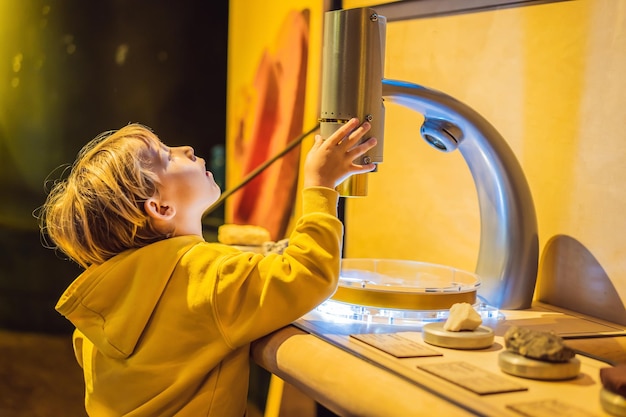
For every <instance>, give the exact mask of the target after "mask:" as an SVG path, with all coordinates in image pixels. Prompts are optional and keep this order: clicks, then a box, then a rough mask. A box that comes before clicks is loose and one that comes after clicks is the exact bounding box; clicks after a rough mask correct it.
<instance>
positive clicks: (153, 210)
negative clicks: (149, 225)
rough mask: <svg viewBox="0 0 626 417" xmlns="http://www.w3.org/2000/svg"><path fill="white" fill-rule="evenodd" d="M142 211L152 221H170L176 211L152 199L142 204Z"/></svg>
mask: <svg viewBox="0 0 626 417" xmlns="http://www.w3.org/2000/svg"><path fill="white" fill-rule="evenodd" d="M144 209H145V210H146V213H148V216H150V217H151V218H153V219H154V220H160V221H167V220H171V219H172V218H173V217H174V215H175V214H176V209H175V208H174V207H173V206H171V205H168V204H165V203H163V202H162V201H159V200H157V199H156V198H154V197H150V198H149V199H147V200H146V202H145V203H144Z"/></svg>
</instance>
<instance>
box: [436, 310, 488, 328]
mask: <svg viewBox="0 0 626 417" xmlns="http://www.w3.org/2000/svg"><path fill="white" fill-rule="evenodd" d="M482 322H483V319H482V318H481V317H480V314H478V313H477V312H476V310H474V307H472V305H471V304H470V303H456V304H453V305H452V307H450V314H449V315H448V319H447V320H446V322H445V323H444V325H443V329H444V330H447V331H449V332H460V331H463V330H474V329H476V328H477V327H478V326H480V325H481V323H482Z"/></svg>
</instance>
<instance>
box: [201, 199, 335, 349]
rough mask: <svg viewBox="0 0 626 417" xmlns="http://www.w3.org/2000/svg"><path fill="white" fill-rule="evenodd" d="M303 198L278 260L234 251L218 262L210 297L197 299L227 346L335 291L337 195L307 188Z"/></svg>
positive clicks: (275, 324) (300, 312) (295, 315)
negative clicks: (206, 307)
mask: <svg viewBox="0 0 626 417" xmlns="http://www.w3.org/2000/svg"><path fill="white" fill-rule="evenodd" d="M303 199H304V201H303V215H302V216H301V217H300V218H299V219H298V221H297V223H296V226H295V228H294V231H293V232H292V234H291V236H290V237H289V245H288V246H287V248H286V249H285V250H284V252H283V254H282V255H278V254H270V255H267V256H263V255H259V254H252V253H246V252H239V253H237V254H232V255H227V256H224V257H222V258H221V259H220V260H219V261H218V263H217V265H216V270H215V273H216V274H217V277H218V278H217V279H218V281H217V285H215V286H214V292H212V293H209V292H208V291H207V292H206V293H204V294H202V295H201V296H200V298H199V299H202V300H203V303H207V304H208V306H209V307H210V308H211V309H212V314H214V315H215V316H216V319H217V320H216V322H217V323H218V325H219V326H220V328H221V329H220V330H221V332H222V334H223V335H224V338H225V339H226V341H227V342H228V343H229V344H230V345H231V346H232V347H237V346H241V345H242V344H245V343H248V342H250V341H252V340H254V339H257V338H259V337H261V336H263V335H266V334H268V333H270V332H272V331H274V330H276V329H278V328H280V327H283V326H285V325H287V324H289V323H291V322H292V321H294V320H296V319H297V318H299V317H301V316H302V315H303V314H305V313H307V312H309V311H310V310H312V309H313V308H315V307H316V306H317V305H319V304H320V303H322V302H323V301H324V300H326V299H327V298H328V297H329V296H331V295H332V294H333V293H334V291H335V290H336V288H337V283H338V279H339V269H340V258H341V257H340V251H341V245H342V239H343V225H342V224H341V222H340V221H339V219H337V201H338V193H337V192H336V191H335V190H332V189H329V188H324V187H311V188H307V189H305V190H304V191H303ZM207 290H208V288H207ZM205 297H207V298H205Z"/></svg>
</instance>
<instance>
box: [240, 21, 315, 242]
mask: <svg viewBox="0 0 626 417" xmlns="http://www.w3.org/2000/svg"><path fill="white" fill-rule="evenodd" d="M308 30H309V12H308V10H297V11H295V10H294V11H290V12H289V13H287V15H286V17H285V20H284V21H283V23H282V26H281V28H280V30H279V32H278V34H277V36H276V40H275V45H274V47H273V48H269V47H268V48H266V49H265V50H264V51H263V52H262V54H261V57H260V61H259V65H258V67H257V70H256V74H255V77H254V81H253V86H252V89H253V91H254V96H255V100H254V103H253V104H252V106H251V108H250V109H249V110H250V112H249V113H248V114H245V115H240V117H239V118H238V120H237V124H238V125H239V128H238V137H237V138H235V141H236V144H237V146H236V148H235V149H236V155H235V158H237V159H238V160H240V161H242V171H243V172H241V178H243V177H245V176H246V175H247V174H248V173H250V172H251V171H253V170H254V169H255V168H257V167H258V166H259V165H261V164H263V163H264V162H265V161H267V160H268V159H270V158H271V157H273V156H274V155H276V154H278V153H279V152H281V151H282V150H283V149H285V147H286V145H287V144H288V143H289V142H291V141H292V140H294V139H296V138H297V137H298V136H299V135H300V134H302V129H303V118H304V105H305V87H306V76H307V74H306V69H307V55H308ZM270 50H272V51H274V52H270ZM248 123H249V124H250V125H249V126H247V125H246V126H244V125H245V124H248ZM245 132H249V133H247V134H248V135H249V137H244V136H245V135H246V133H245ZM299 161H300V146H299V145H298V146H297V147H296V148H294V149H293V150H291V151H290V152H289V153H287V154H286V155H285V156H283V157H282V158H281V159H279V160H278V161H276V162H274V163H273V164H272V165H270V166H269V167H268V168H267V169H265V170H264V171H263V172H262V173H261V174H259V175H258V176H257V177H256V178H255V179H253V180H252V181H251V182H249V183H248V184H247V185H246V186H245V187H244V188H242V189H241V190H239V191H238V192H237V193H235V194H233V195H232V198H231V203H230V204H231V205H230V210H232V211H231V214H232V221H233V223H235V224H251V225H257V226H262V227H265V228H266V229H267V230H268V231H269V232H270V235H271V237H272V239H274V240H279V239H282V238H284V237H285V235H286V232H287V227H288V225H289V220H290V216H291V212H292V210H293V204H294V199H295V194H296V191H297V183H298V171H299Z"/></svg>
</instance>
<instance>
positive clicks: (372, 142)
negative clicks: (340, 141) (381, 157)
mask: <svg viewBox="0 0 626 417" xmlns="http://www.w3.org/2000/svg"><path fill="white" fill-rule="evenodd" d="M377 143H378V141H377V140H376V138H369V139H368V140H366V141H365V142H363V143H360V144H358V145H356V146H354V147H353V148H352V149H350V151H349V154H350V158H351V159H352V160H353V161H354V160H356V159H357V158H358V157H359V156H361V155H363V154H365V153H366V152H367V151H369V150H370V149H372V148H373V147H374V146H376V144H377ZM353 167H356V168H358V169H359V170H360V171H371V170H373V169H374V168H376V164H374V163H370V164H363V165H359V164H354V163H353Z"/></svg>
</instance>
